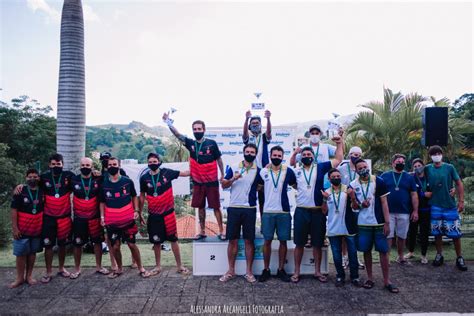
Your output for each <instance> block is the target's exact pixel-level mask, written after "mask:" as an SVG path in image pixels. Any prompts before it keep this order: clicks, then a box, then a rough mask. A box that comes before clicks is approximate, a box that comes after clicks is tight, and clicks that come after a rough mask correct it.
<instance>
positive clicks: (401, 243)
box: [397, 237, 405, 260]
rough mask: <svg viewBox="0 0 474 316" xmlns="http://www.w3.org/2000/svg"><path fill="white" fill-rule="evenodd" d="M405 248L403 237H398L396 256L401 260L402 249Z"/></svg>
mask: <svg viewBox="0 0 474 316" xmlns="http://www.w3.org/2000/svg"><path fill="white" fill-rule="evenodd" d="M404 249H405V239H401V238H400V237H398V238H397V252H398V258H400V260H403V250H404Z"/></svg>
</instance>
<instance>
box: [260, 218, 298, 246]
mask: <svg viewBox="0 0 474 316" xmlns="http://www.w3.org/2000/svg"><path fill="white" fill-rule="evenodd" d="M275 231H276V233H277V236H278V240H281V241H284V240H290V236H291V215H290V213H265V212H264V213H263V217H262V234H263V238H264V239H265V240H273V236H274V235H275Z"/></svg>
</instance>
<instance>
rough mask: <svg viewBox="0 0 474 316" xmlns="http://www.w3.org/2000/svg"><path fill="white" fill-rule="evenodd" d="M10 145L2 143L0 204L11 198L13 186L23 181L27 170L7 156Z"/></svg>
mask: <svg viewBox="0 0 474 316" xmlns="http://www.w3.org/2000/svg"><path fill="white" fill-rule="evenodd" d="M7 152H8V145H6V144H3V143H0V179H2V181H0V205H2V204H4V203H5V202H6V201H8V200H9V199H10V193H11V190H12V188H13V187H14V186H15V185H17V184H18V183H21V182H22V180H23V174H24V172H25V170H23V168H22V167H21V166H20V165H18V164H17V163H16V161H15V160H14V159H12V158H10V157H8V156H7Z"/></svg>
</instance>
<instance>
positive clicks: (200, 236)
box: [194, 234, 207, 240]
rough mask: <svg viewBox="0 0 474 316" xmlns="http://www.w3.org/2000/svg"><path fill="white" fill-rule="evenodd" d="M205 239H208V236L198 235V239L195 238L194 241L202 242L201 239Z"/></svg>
mask: <svg viewBox="0 0 474 316" xmlns="http://www.w3.org/2000/svg"><path fill="white" fill-rule="evenodd" d="M204 238H207V235H201V234H197V235H196V237H194V240H201V239H204Z"/></svg>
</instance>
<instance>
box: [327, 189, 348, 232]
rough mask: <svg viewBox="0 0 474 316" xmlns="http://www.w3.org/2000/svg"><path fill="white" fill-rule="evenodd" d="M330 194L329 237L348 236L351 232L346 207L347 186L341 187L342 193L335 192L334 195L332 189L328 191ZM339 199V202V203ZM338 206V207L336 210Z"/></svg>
mask: <svg viewBox="0 0 474 316" xmlns="http://www.w3.org/2000/svg"><path fill="white" fill-rule="evenodd" d="M326 192H327V193H329V197H328V199H327V205H328V223H327V235H328V236H329V237H331V236H347V235H349V231H348V230H347V226H346V206H347V200H348V199H347V186H346V185H344V184H342V185H341V192H340V193H338V192H334V195H333V194H332V188H329V189H327V190H326ZM338 199H339V202H337V201H338ZM336 204H338V207H337V208H336Z"/></svg>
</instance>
